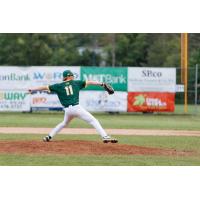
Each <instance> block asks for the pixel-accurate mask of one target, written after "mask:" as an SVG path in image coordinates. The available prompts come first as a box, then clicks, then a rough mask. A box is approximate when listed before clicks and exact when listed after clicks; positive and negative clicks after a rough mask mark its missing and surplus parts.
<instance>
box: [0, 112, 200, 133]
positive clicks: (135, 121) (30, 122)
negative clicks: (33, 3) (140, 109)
mask: <svg viewBox="0 0 200 200" xmlns="http://www.w3.org/2000/svg"><path fill="white" fill-rule="evenodd" d="M94 116H95V117H96V118H97V119H98V120H99V121H100V122H101V124H102V125H103V127H104V128H126V129H171V130H200V116H198V115H169V114H168V115H166V114H145V115H144V114H115V115H111V114H94ZM62 120H63V113H62V112H53V113H52V112H50V113H37V112H36V113H0V126H2V127H54V126H55V125H56V124H58V123H59V122H61V121H62ZM69 127H71V128H89V127H91V126H90V125H88V124H87V123H85V122H84V121H82V120H80V119H74V120H72V121H71V123H70V125H69Z"/></svg>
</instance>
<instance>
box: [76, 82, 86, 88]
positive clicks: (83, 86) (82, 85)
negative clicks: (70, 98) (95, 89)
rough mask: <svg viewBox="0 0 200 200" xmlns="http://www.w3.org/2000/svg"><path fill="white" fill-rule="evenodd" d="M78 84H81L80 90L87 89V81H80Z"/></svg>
mask: <svg viewBox="0 0 200 200" xmlns="http://www.w3.org/2000/svg"><path fill="white" fill-rule="evenodd" d="M78 84H79V88H80V89H82V88H85V87H86V81H78Z"/></svg>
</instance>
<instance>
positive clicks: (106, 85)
mask: <svg viewBox="0 0 200 200" xmlns="http://www.w3.org/2000/svg"><path fill="white" fill-rule="evenodd" d="M102 86H103V87H104V89H105V90H106V91H107V92H108V94H114V92H115V91H114V89H113V88H112V86H111V85H109V84H107V83H102Z"/></svg>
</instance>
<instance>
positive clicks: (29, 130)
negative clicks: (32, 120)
mask: <svg viewBox="0 0 200 200" xmlns="http://www.w3.org/2000/svg"><path fill="white" fill-rule="evenodd" d="M50 130H51V128H32V127H0V133H7V134H13V133H15V134H18V133H19V134H21V133H23V134H47V133H49V132H50ZM106 131H107V132H108V134H112V135H156V136H200V131H188V130H144V129H106ZM59 134H97V133H96V131H95V129H92V128H64V129H63V130H62V131H61V132H60V133H59Z"/></svg>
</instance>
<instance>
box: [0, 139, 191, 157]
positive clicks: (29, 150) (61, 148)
mask: <svg viewBox="0 0 200 200" xmlns="http://www.w3.org/2000/svg"><path fill="white" fill-rule="evenodd" d="M0 153H12V154H40V155H46V154H62V155H189V154H191V153H190V152H186V151H176V150H174V149H160V148H151V147H142V146H134V145H127V144H111V143H108V144H104V143H101V142H95V141H79V140H68V141H66V140H65V141H52V142H42V141H0Z"/></svg>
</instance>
